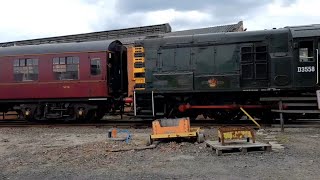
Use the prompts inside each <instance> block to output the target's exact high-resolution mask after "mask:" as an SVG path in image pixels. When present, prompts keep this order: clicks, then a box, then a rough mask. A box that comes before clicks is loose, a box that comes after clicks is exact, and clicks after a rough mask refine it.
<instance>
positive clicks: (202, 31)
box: [165, 21, 243, 36]
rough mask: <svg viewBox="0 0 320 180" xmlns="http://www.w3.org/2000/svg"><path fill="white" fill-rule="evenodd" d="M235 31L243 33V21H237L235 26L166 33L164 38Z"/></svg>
mask: <svg viewBox="0 0 320 180" xmlns="http://www.w3.org/2000/svg"><path fill="white" fill-rule="evenodd" d="M237 31H243V21H239V22H238V23H236V24H229V25H223V26H214V27H208V28H200V29H190V30H184V31H175V32H169V33H166V34H165V36H183V35H194V34H208V33H220V32H237Z"/></svg>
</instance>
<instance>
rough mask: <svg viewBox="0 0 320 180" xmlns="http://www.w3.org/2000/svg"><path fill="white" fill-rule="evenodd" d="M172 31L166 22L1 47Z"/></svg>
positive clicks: (3, 44)
mask: <svg viewBox="0 0 320 180" xmlns="http://www.w3.org/2000/svg"><path fill="white" fill-rule="evenodd" d="M168 32H171V26H170V25H169V24H168V23H166V24H158V25H152V26H141V27H134V28H125V29H117V30H110V31H100V32H92V33H84V34H75V35H67V36H57V37H48V38H39V39H30V40H22V41H12V42H4V43H0V47H8V46H25V45H37V44H55V43H69V42H85V41H100V40H112V39H122V38H134V37H141V36H143V37H144V36H147V35H154V34H163V33H168Z"/></svg>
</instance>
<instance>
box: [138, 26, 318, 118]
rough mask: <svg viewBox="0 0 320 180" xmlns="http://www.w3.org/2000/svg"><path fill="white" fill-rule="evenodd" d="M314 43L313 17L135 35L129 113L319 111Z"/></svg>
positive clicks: (300, 113) (233, 114) (315, 114)
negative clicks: (253, 27) (244, 27)
mask: <svg viewBox="0 0 320 180" xmlns="http://www.w3.org/2000/svg"><path fill="white" fill-rule="evenodd" d="M319 48H320V25H309V26H296V27H285V28H281V29H272V30H262V31H247V32H230V33H216V34H199V35H192V36H175V37H167V36H159V37H153V38H146V39H144V40H140V41H137V43H136V50H137V52H136V54H135V56H136V59H141V60H143V63H144V65H145V66H144V67H141V68H144V69H145V71H144V72H141V73H137V74H136V79H137V81H136V82H137V84H136V91H135V106H134V111H135V115H136V116H141V117H143V116H156V117H157V116H160V117H161V116H164V117H180V116H189V117H190V118H191V119H195V118H196V117H197V116H198V115H203V116H204V117H205V118H206V117H209V118H212V119H215V120H225V121H227V120H233V119H239V118H241V117H242V114H241V113H240V110H239V108H240V107H243V108H244V109H247V110H248V111H250V113H251V114H253V115H255V116H256V117H259V118H260V119H266V120H267V119H270V118H271V115H272V112H281V113H284V115H285V117H286V118H287V119H288V118H292V119H296V118H302V117H303V118H306V117H307V118H318V114H319V110H318V105H317V97H316V91H317V90H318V89H319ZM139 51H140V52H139ZM139 82H140V83H139ZM279 104H280V105H279Z"/></svg>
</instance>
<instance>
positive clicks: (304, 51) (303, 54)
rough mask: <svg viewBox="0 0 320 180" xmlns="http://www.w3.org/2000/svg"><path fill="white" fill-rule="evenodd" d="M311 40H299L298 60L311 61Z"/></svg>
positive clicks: (312, 54)
mask: <svg viewBox="0 0 320 180" xmlns="http://www.w3.org/2000/svg"><path fill="white" fill-rule="evenodd" d="M313 56H314V52H313V41H301V42H299V57H300V62H313V61H314V58H313Z"/></svg>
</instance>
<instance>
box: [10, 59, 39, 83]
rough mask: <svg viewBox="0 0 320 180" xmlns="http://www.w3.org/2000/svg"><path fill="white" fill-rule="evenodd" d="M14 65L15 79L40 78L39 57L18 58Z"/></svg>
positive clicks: (29, 79)
mask: <svg viewBox="0 0 320 180" xmlns="http://www.w3.org/2000/svg"><path fill="white" fill-rule="evenodd" d="M13 66H14V67H13V72H14V79H15V81H36V80H38V74H39V71H38V59H16V60H14V63H13Z"/></svg>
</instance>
